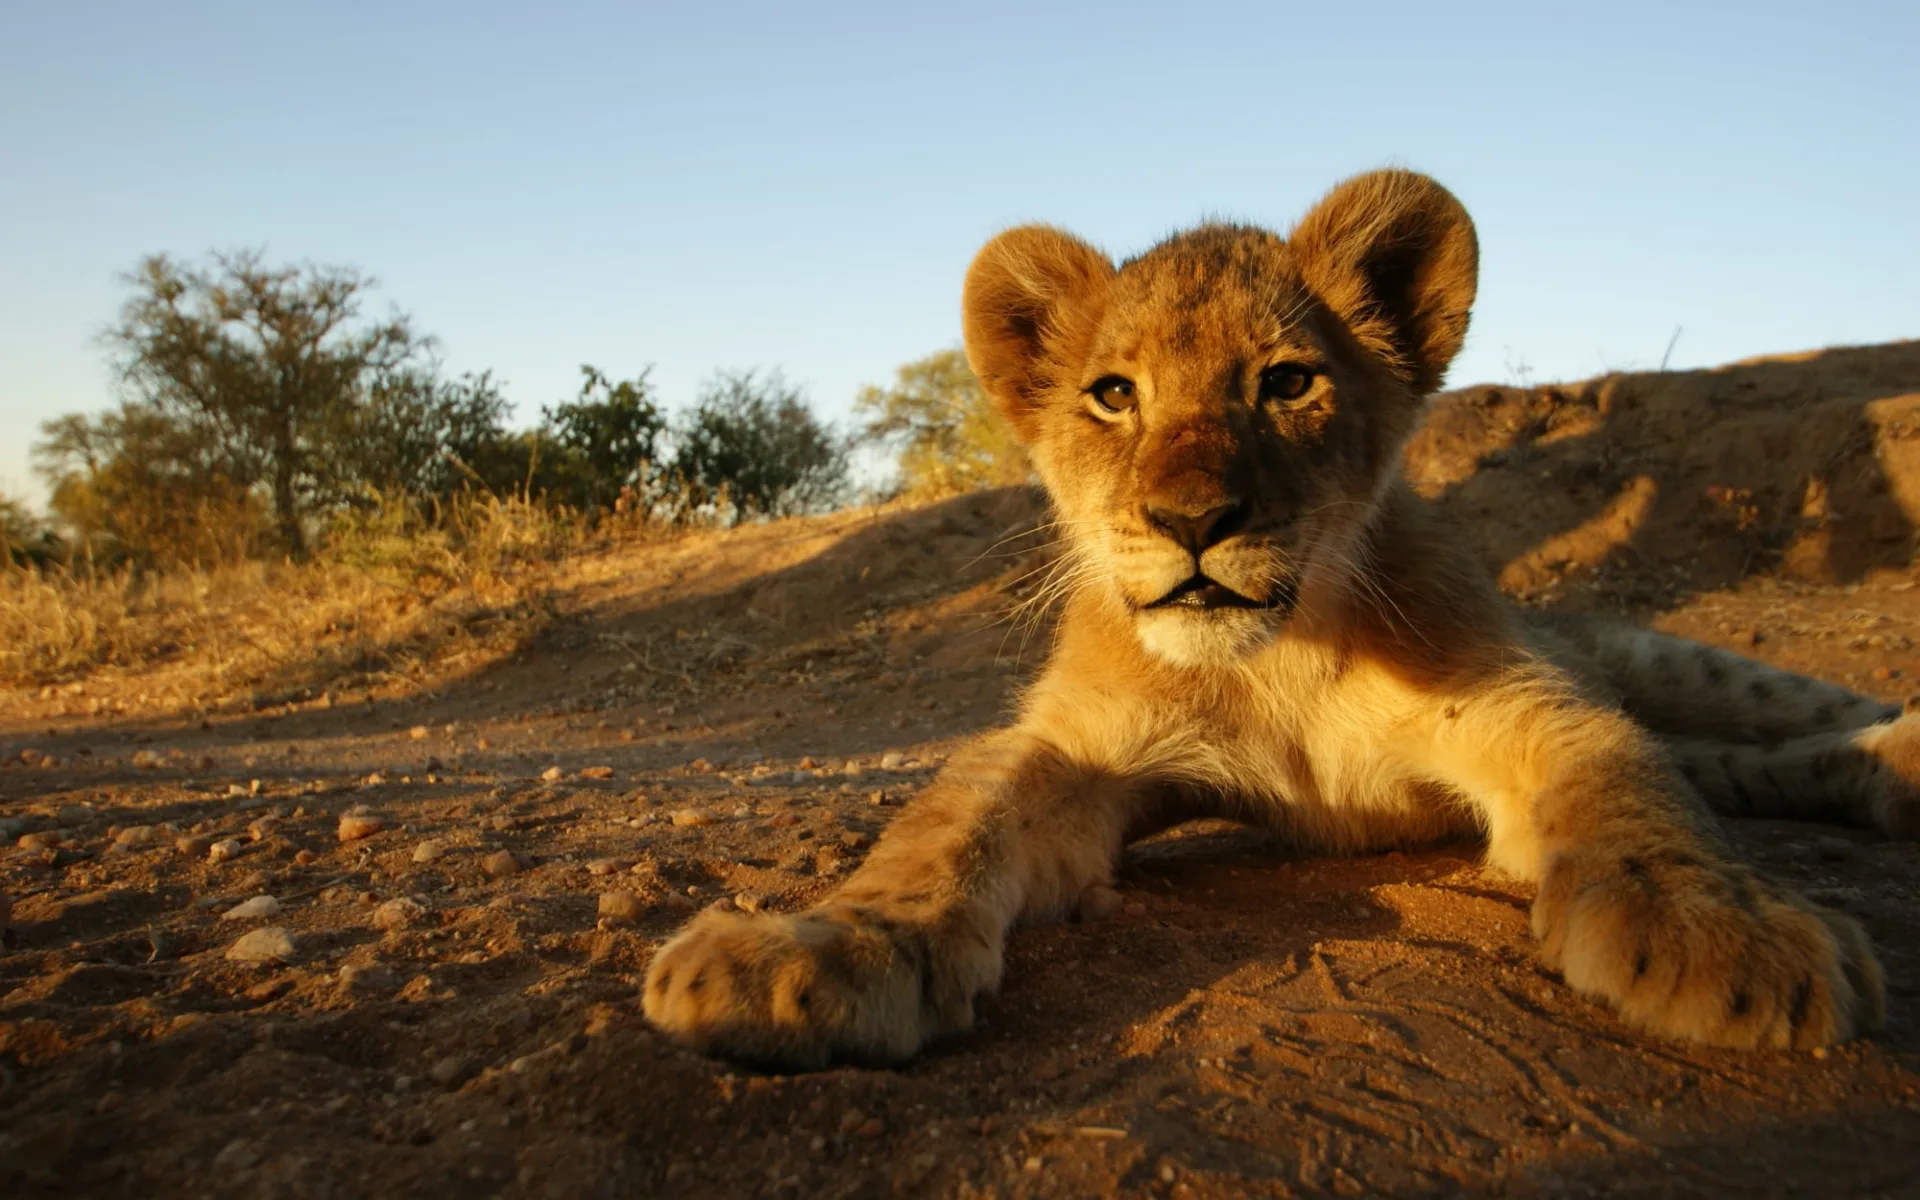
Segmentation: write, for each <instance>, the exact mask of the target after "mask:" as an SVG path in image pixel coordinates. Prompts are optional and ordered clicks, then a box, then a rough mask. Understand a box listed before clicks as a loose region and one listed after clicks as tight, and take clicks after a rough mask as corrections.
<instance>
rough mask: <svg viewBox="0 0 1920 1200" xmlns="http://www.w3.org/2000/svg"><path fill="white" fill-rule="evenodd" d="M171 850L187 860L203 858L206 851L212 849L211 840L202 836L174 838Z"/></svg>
mask: <svg viewBox="0 0 1920 1200" xmlns="http://www.w3.org/2000/svg"><path fill="white" fill-rule="evenodd" d="M173 848H174V849H175V850H177V851H179V852H180V853H181V854H183V855H185V856H186V857H188V858H204V857H206V853H207V851H208V850H210V849H212V848H213V839H212V838H210V837H207V836H205V835H204V834H190V835H188V836H187V837H182V838H175V839H174V841H173Z"/></svg>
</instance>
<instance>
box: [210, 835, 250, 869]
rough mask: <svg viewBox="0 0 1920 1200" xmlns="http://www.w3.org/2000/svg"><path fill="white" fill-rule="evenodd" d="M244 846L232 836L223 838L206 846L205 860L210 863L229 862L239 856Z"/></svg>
mask: <svg viewBox="0 0 1920 1200" xmlns="http://www.w3.org/2000/svg"><path fill="white" fill-rule="evenodd" d="M245 849H246V848H245V847H244V846H242V845H241V844H240V843H239V842H236V841H234V840H233V839H232V838H223V839H221V840H220V841H217V842H215V843H214V844H213V845H211V846H208V847H207V861H208V862H211V863H223V862H230V861H232V860H233V859H236V858H239V857H240V855H241V854H242V853H243V852H244V851H245Z"/></svg>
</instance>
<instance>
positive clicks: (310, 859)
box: [293, 850, 320, 867]
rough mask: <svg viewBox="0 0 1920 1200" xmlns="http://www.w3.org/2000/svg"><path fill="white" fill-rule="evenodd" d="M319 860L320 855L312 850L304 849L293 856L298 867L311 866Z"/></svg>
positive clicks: (294, 863)
mask: <svg viewBox="0 0 1920 1200" xmlns="http://www.w3.org/2000/svg"><path fill="white" fill-rule="evenodd" d="M319 861H320V856H319V855H318V854H315V853H314V852H313V851H311V850H302V851H300V852H299V853H297V854H295V855H294V856H293V865H294V866H296V867H310V866H312V865H313V864H314V863H317V862H319Z"/></svg>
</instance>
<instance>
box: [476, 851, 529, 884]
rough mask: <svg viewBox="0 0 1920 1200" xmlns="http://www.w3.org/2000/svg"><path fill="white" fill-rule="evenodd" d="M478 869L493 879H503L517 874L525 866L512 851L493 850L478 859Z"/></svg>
mask: <svg viewBox="0 0 1920 1200" xmlns="http://www.w3.org/2000/svg"><path fill="white" fill-rule="evenodd" d="M480 869H481V870H482V871H485V872H486V873H487V874H489V875H491V876H493V877H494V878H495V879H504V878H506V877H507V876H509V875H518V874H519V873H520V872H521V871H523V870H525V867H524V865H523V864H522V863H521V862H520V859H519V857H518V856H517V855H515V854H514V852H513V851H511V850H495V851H494V852H493V853H492V854H489V855H487V856H486V857H485V858H483V859H481V860H480Z"/></svg>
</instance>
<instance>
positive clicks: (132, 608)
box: [0, 494, 586, 709]
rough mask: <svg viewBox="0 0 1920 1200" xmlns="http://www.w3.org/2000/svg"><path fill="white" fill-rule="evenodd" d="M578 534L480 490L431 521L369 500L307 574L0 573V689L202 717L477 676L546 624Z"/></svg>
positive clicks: (533, 509)
mask: <svg viewBox="0 0 1920 1200" xmlns="http://www.w3.org/2000/svg"><path fill="white" fill-rule="evenodd" d="M585 537H586V527H585V525H584V523H583V522H582V521H580V520H579V519H578V517H577V516H576V515H574V514H572V513H569V512H566V511H557V510H555V509H553V508H551V507H548V506H545V505H543V504H540V503H537V502H529V501H527V500H525V499H523V498H507V499H502V498H499V497H496V496H492V495H486V494H480V495H474V496H468V497H462V498H460V499H457V500H455V501H453V502H452V503H451V504H450V505H449V506H448V507H446V508H444V509H442V510H439V511H436V512H433V513H427V512H423V511H422V510H420V509H419V508H418V507H417V506H414V505H412V504H410V503H407V502H404V501H394V502H388V503H382V504H380V505H377V506H375V507H374V508H372V509H370V510H369V511H368V513H366V514H365V515H361V516H356V517H355V518H352V519H350V520H346V521H343V522H342V523H340V524H339V525H338V526H336V527H335V529H334V530H332V531H331V533H330V535H329V537H328V539H327V541H326V549H325V551H324V552H323V553H322V555H321V556H320V557H318V558H317V559H316V560H314V561H312V562H308V563H298V564H296V563H288V562H281V563H262V562H248V563H239V564H235V565H231V566H224V567H216V568H211V569H180V570H171V571H165V572H152V571H139V570H134V569H131V568H118V569H112V570H93V569H90V568H89V567H88V566H87V565H86V564H75V565H73V566H70V567H63V568H37V567H13V568H9V569H7V570H5V571H4V573H0V685H6V686H14V687H29V686H39V687H48V686H53V685H58V684H62V683H67V682H70V681H73V680H77V679H79V678H81V677H84V676H88V675H92V674H96V673H111V674H118V675H140V676H143V677H145V678H146V679H147V680H148V681H149V686H148V693H157V695H150V698H149V703H152V704H155V705H156V706H160V707H180V706H189V707H195V708H202V709H213V708H217V707H226V706H230V705H232V704H234V703H235V702H237V701H241V700H244V701H246V702H249V703H261V702H272V701H273V700H275V699H278V698H280V697H285V698H293V697H296V696H302V695H307V694H312V693H313V692H315V691H316V690H319V689H324V688H329V687H340V688H351V687H371V686H377V685H380V684H383V683H389V682H398V681H402V680H415V681H417V680H418V679H420V678H421V677H423V676H424V675H425V674H426V673H428V672H429V671H433V670H445V669H452V668H457V667H471V666H477V665H479V664H480V663H482V662H485V661H488V660H490V659H492V658H494V657H497V656H499V655H502V654H506V653H510V652H511V651H512V650H514V649H515V648H517V647H519V646H522V645H525V644H526V642H527V641H528V639H530V638H531V637H532V636H534V635H535V634H537V633H538V632H539V630H540V629H541V628H543V627H544V626H545V625H546V624H547V623H548V621H549V620H550V619H551V617H552V615H553V606H552V601H551V598H550V597H551V592H552V584H553V581H554V578H555V575H556V573H557V571H558V570H559V569H560V566H561V564H562V562H563V561H564V559H565V558H566V557H567V556H568V555H569V554H570V553H572V552H574V551H576V550H577V549H578V548H579V547H580V546H581V544H582V543H583V541H584V539H585ZM241 693H245V694H244V695H242V694H241Z"/></svg>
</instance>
